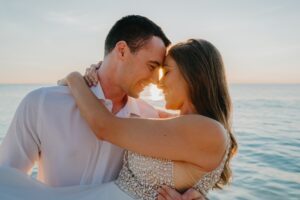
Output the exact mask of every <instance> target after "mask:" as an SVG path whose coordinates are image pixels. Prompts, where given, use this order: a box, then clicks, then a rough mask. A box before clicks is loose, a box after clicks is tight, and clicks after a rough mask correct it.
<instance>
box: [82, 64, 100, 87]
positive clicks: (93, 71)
mask: <svg viewBox="0 0 300 200" xmlns="http://www.w3.org/2000/svg"><path fill="white" fill-rule="evenodd" d="M101 64H102V61H100V62H99V63H98V64H92V65H91V66H90V67H89V68H86V70H85V74H84V76H83V78H84V80H85V82H86V84H87V85H88V86H89V87H91V86H95V85H97V83H98V75H97V70H98V69H99V68H100V66H101Z"/></svg>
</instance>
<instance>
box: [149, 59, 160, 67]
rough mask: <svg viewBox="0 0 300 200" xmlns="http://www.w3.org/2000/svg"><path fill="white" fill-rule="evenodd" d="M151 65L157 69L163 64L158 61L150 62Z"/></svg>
mask: <svg viewBox="0 0 300 200" xmlns="http://www.w3.org/2000/svg"><path fill="white" fill-rule="evenodd" d="M149 63H151V64H154V65H156V67H158V66H161V64H160V63H159V62H158V61H156V60H150V61H149Z"/></svg>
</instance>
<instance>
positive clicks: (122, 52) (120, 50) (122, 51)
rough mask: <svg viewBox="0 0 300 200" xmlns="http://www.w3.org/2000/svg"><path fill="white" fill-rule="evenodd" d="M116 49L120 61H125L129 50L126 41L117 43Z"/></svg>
mask: <svg viewBox="0 0 300 200" xmlns="http://www.w3.org/2000/svg"><path fill="white" fill-rule="evenodd" d="M115 49H116V52H117V55H118V57H119V58H120V59H124V58H125V57H126V55H127V53H128V50H129V48H128V45H127V43H126V42H125V41H124V40H121V41H119V42H117V44H116V46H115Z"/></svg>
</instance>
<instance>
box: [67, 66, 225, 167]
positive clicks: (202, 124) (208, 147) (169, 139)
mask: <svg viewBox="0 0 300 200" xmlns="http://www.w3.org/2000/svg"><path fill="white" fill-rule="evenodd" d="M66 80H67V83H68V85H69V87H70V89H71V92H72V94H73V96H74V98H75V100H76V103H77V105H78V107H79V109H80V112H81V115H82V116H83V118H84V119H85V120H86V121H87V123H88V124H89V126H90V127H91V129H92V130H93V132H94V133H95V135H96V136H97V137H98V138H99V139H102V140H106V141H109V142H111V143H113V144H116V145H118V146H120V147H123V148H125V149H128V150H131V151H134V152H138V153H141V154H143V155H148V156H153V157H160V158H166V159H170V160H178V161H186V162H190V163H194V164H196V165H198V166H202V164H203V163H206V167H205V168H206V169H207V167H208V166H210V167H208V168H212V169H213V168H214V167H216V166H217V165H218V163H219V161H220V159H221V158H222V156H223V154H224V151H225V140H226V139H225V137H224V135H225V134H224V132H225V131H224V128H223V127H222V126H221V125H219V124H218V123H216V122H214V121H213V120H211V119H209V118H206V117H203V116H200V115H186V116H180V117H175V118H171V119H140V118H118V117H115V116H114V115H113V114H112V113H110V112H109V111H108V110H107V109H106V107H105V106H104V105H103V103H102V102H101V101H99V100H98V99H97V98H96V97H95V96H94V95H93V94H92V92H91V91H90V90H89V88H88V87H87V85H86V83H85V81H84V80H83V78H82V76H81V75H80V74H79V73H76V72H74V73H71V74H70V75H69V76H67V79H66ZM208 160H209V161H208ZM209 163H210V164H209ZM207 164H208V166H207Z"/></svg>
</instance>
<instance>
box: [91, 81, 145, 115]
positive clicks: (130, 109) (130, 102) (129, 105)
mask: <svg viewBox="0 0 300 200" xmlns="http://www.w3.org/2000/svg"><path fill="white" fill-rule="evenodd" d="M91 91H92V92H93V93H94V95H95V96H96V97H97V98H98V99H101V100H104V104H105V105H106V106H107V107H108V108H109V109H110V110H111V109H112V101H111V100H110V99H107V98H106V97H105V95H104V92H103V89H102V87H101V84H100V83H99V82H98V84H97V85H96V86H93V87H91ZM121 110H124V111H125V112H126V113H127V114H128V116H131V115H132V116H137V117H141V111H140V108H139V106H138V103H137V100H136V99H134V98H133V97H129V96H128V98H127V102H126V104H125V106H124V107H123V108H122V109H121Z"/></svg>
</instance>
